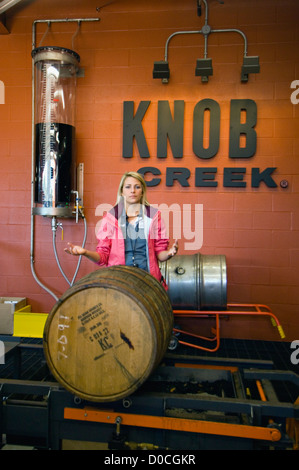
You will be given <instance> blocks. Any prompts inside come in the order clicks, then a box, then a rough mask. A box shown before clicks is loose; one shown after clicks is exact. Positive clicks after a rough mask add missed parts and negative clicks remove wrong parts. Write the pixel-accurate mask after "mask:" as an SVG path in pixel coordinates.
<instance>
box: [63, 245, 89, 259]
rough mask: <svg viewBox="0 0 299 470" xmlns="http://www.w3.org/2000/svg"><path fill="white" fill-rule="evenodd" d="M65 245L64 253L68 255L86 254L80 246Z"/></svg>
mask: <svg viewBox="0 0 299 470" xmlns="http://www.w3.org/2000/svg"><path fill="white" fill-rule="evenodd" d="M67 245H68V246H67V247H66V248H65V249H64V251H65V252H66V253H69V254H70V255H76V256H82V255H85V253H86V250H85V248H82V246H78V245H73V244H72V243H68V244H67Z"/></svg>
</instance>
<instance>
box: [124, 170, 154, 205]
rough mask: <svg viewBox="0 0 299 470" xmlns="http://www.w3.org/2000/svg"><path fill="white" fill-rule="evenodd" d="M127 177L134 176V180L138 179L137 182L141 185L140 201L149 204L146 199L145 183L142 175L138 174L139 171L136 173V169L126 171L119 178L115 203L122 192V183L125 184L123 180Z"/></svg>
mask: <svg viewBox="0 0 299 470" xmlns="http://www.w3.org/2000/svg"><path fill="white" fill-rule="evenodd" d="M129 177H131V178H135V179H136V180H138V181H139V183H140V184H141V187H142V196H141V200H140V203H141V204H143V205H145V206H149V205H150V204H149V202H148V201H147V199H146V183H145V181H144V179H143V177H142V176H141V175H140V173H137V172H136V171H128V172H126V173H125V174H124V175H123V176H122V178H121V180H120V183H119V187H118V191H117V201H116V203H119V201H120V199H121V197H122V192H123V187H124V184H125V180H126V179H127V178H129Z"/></svg>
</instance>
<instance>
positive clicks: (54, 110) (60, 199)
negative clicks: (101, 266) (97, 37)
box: [32, 46, 80, 217]
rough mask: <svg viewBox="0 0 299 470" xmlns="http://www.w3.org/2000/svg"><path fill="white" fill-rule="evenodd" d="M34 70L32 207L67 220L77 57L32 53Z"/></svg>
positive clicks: (50, 50) (56, 50)
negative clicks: (33, 196)
mask: <svg viewBox="0 0 299 470" xmlns="http://www.w3.org/2000/svg"><path fill="white" fill-rule="evenodd" d="M32 57H33V60H34V69H35V72H34V74H35V90H34V92H35V113H34V114H35V122H34V124H35V201H34V202H35V207H34V208H33V213H34V214H36V215H43V216H47V217H53V216H55V217H56V216H57V217H71V216H72V213H73V209H74V203H73V200H74V196H73V193H74V190H75V189H76V158H75V88H76V80H77V71H78V69H79V62H80V56H79V55H78V54H77V53H76V52H74V51H72V50H70V49H65V48H61V47H50V46H47V47H38V48H36V49H34V50H33V51H32Z"/></svg>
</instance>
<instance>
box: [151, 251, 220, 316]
mask: <svg viewBox="0 0 299 470" xmlns="http://www.w3.org/2000/svg"><path fill="white" fill-rule="evenodd" d="M159 265H160V270H161V273H162V276H163V277H164V279H165V281H166V284H167V285H168V295H169V298H170V301H171V305H172V308H173V309H174V310H220V309H221V310H225V309H226V307H227V275H226V258H225V256H224V255H201V254H200V253H196V254H193V255H176V256H174V257H173V258H170V259H169V260H168V261H166V262H164V263H160V264H159Z"/></svg>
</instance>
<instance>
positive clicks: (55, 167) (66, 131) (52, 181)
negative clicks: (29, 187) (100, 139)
mask: <svg viewBox="0 0 299 470" xmlns="http://www.w3.org/2000/svg"><path fill="white" fill-rule="evenodd" d="M35 132H36V134H35V160H36V173H35V202H37V203H40V204H42V205H43V206H44V207H53V206H55V207H58V206H64V205H65V204H69V203H70V202H71V190H73V189H75V183H76V177H75V175H76V173H75V172H76V163H75V162H76V160H75V127H73V126H71V125H69V124H61V123H38V124H36V126H35Z"/></svg>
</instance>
